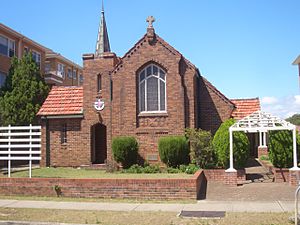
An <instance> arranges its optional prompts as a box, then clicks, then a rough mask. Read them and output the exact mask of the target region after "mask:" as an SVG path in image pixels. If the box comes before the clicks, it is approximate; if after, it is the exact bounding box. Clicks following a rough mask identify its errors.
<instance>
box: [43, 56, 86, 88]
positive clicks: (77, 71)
mask: <svg viewBox="0 0 300 225" xmlns="http://www.w3.org/2000/svg"><path fill="white" fill-rule="evenodd" d="M45 81H46V83H48V84H49V85H58V86H81V85H82V83H83V76H82V68H81V66H79V65H77V64H76V63H74V62H72V61H70V60H69V59H67V58H65V57H64V56H62V55H60V54H58V53H55V52H52V51H51V52H46V61H45Z"/></svg>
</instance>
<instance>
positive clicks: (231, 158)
mask: <svg viewBox="0 0 300 225" xmlns="http://www.w3.org/2000/svg"><path fill="white" fill-rule="evenodd" d="M232 132H233V131H232V129H231V127H230V128H229V154H230V155H229V168H228V169H227V170H225V172H236V169H234V168H233V134H232Z"/></svg>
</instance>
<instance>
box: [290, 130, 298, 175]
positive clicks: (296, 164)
mask: <svg viewBox="0 0 300 225" xmlns="http://www.w3.org/2000/svg"><path fill="white" fill-rule="evenodd" d="M297 161H298V160H297V140H296V127H294V128H293V162H294V166H293V167H292V168H291V169H290V170H300V168H299V167H298V162H297Z"/></svg>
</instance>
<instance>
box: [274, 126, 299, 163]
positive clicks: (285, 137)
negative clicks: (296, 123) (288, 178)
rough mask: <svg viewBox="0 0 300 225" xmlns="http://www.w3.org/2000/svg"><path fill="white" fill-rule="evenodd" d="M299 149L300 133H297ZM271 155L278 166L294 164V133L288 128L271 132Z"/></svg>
mask: <svg viewBox="0 0 300 225" xmlns="http://www.w3.org/2000/svg"><path fill="white" fill-rule="evenodd" d="M296 140H297V149H298V151H299V149H300V135H299V134H297V139H296ZM268 147H269V156H270V160H271V162H272V163H273V165H274V166H275V167H277V168H290V167H292V166H293V134H292V132H291V131H288V130H281V131H270V132H269V146H268ZM298 157H299V154H298Z"/></svg>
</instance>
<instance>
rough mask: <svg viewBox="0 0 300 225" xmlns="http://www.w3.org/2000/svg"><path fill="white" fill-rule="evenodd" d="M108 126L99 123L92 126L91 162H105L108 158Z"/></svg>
mask: <svg viewBox="0 0 300 225" xmlns="http://www.w3.org/2000/svg"><path fill="white" fill-rule="evenodd" d="M106 141H107V138H106V126H105V125H103V124H101V123H97V124H95V125H93V126H92V127H91V157H92V159H91V162H92V163H93V164H103V163H104V162H105V160H106V158H107V142H106Z"/></svg>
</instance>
